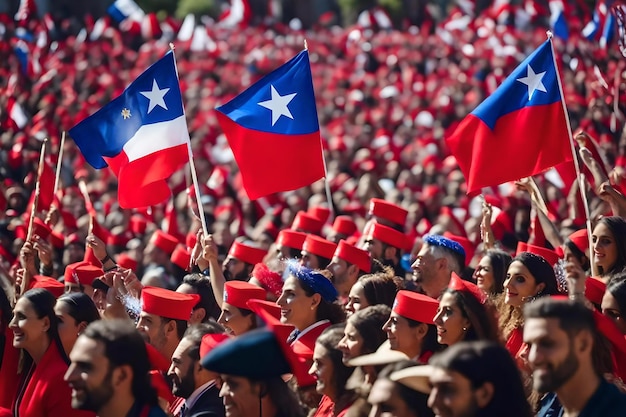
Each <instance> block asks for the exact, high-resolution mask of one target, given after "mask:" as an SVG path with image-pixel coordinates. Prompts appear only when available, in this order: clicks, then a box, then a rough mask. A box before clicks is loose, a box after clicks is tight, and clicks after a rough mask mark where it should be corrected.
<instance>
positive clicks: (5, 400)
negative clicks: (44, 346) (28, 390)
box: [0, 327, 20, 409]
mask: <svg viewBox="0 0 626 417" xmlns="http://www.w3.org/2000/svg"><path fill="white" fill-rule="evenodd" d="M4 335H5V336H6V337H5V340H4V351H3V353H2V358H1V359H0V360H1V361H0V407H3V408H8V409H11V404H13V399H14V398H15V394H16V393H17V386H18V385H19V382H20V377H19V375H18V374H17V365H18V363H19V361H20V350H19V349H16V348H14V347H13V330H11V329H9V328H8V327H6V328H5V329H4Z"/></svg>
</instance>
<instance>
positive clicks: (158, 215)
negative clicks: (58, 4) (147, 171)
mask: <svg viewBox="0 0 626 417" xmlns="http://www.w3.org/2000/svg"><path fill="white" fill-rule="evenodd" d="M45 23H46V21H45V20H41V21H39V20H36V19H34V20H32V21H28V22H26V23H24V22H21V23H18V22H14V21H13V19H12V18H9V17H7V16H0V37H2V42H1V43H0V79H1V80H2V81H3V82H2V83H0V87H1V88H2V90H0V91H1V92H2V93H1V94H0V127H1V129H2V131H1V132H0V135H1V136H0V138H1V140H0V142H1V149H0V159H1V160H2V164H1V165H0V176H1V178H2V184H1V185H0V189H1V191H2V193H0V197H1V198H0V208H1V210H0V279H1V282H2V288H3V291H1V292H0V342H1V343H0V346H1V347H0V352H1V357H0V417H1V416H4V415H6V416H16V417H31V416H50V417H57V416H60V415H67V416H74V415H77V416H78V415H98V416H100V417H109V416H120V415H122V416H142V417H143V416H151V417H156V416H163V415H171V416H176V417H185V416H222V415H228V416H231V417H235V416H242V417H243V416H245V417H254V416H259V417H260V416H264V417H286V416H304V415H313V416H320V417H323V416H364V415H370V416H382V415H392V416H396V417H401V416H418V415H419V416H424V415H426V416H428V415H440V416H454V417H456V416H458V417H461V416H502V415H511V416H518V415H519V416H530V415H535V414H536V415H539V416H542V417H543V416H553V415H585V416H587V415H603V416H612V415H615V416H620V415H624V414H625V413H626V393H624V392H625V391H626V389H625V387H624V384H623V383H622V381H623V378H625V377H626V338H625V335H626V324H625V323H624V318H623V315H624V314H626V275H625V274H626V272H624V268H626V240H625V239H626V220H625V218H626V198H625V197H624V194H623V192H624V190H625V188H623V186H624V184H623V181H624V179H625V178H626V173H625V172H624V166H625V165H626V159H625V158H624V146H623V144H624V139H623V137H624V135H623V134H622V129H623V125H624V120H623V113H622V110H621V106H620V103H621V102H622V97H623V93H622V89H623V87H624V86H623V85H622V84H623V71H624V67H623V64H622V59H623V58H621V57H620V56H619V53H618V52H617V49H616V48H614V45H613V47H609V48H602V47H600V46H599V45H596V44H594V43H593V42H589V41H587V40H585V39H583V38H582V36H577V35H575V33H574V31H572V33H571V35H570V38H569V40H568V41H567V42H563V41H561V40H559V39H556V40H555V47H556V56H557V61H558V65H559V68H560V70H561V74H562V75H561V76H562V80H563V89H564V96H565V102H566V104H567V108H568V111H569V116H570V119H571V124H572V128H573V129H574V132H575V133H576V140H577V141H576V151H577V152H578V153H579V154H580V159H581V164H582V165H583V168H584V172H585V173H586V174H587V180H586V182H585V183H582V185H581V184H579V181H578V180H576V179H575V178H574V180H572V179H571V178H569V179H568V177H567V175H566V174H567V173H568V172H570V171H571V170H572V169H573V168H572V166H571V165H564V166H563V167H560V168H559V169H558V170H556V171H555V172H551V173H547V174H545V175H541V176H537V177H534V178H525V179H520V180H519V181H517V182H515V183H511V184H504V185H502V186H500V187H492V188H490V189H485V190H484V193H483V195H482V196H480V197H468V196H467V195H465V180H464V178H463V175H462V174H461V172H460V170H459V168H458V166H457V164H456V161H455V159H454V157H453V156H451V155H450V154H449V152H448V150H447V148H446V145H445V140H444V139H445V138H446V137H447V136H448V135H449V134H450V133H451V132H452V131H453V130H454V128H455V127H456V126H457V125H458V123H459V122H460V120H461V119H462V118H463V117H464V116H465V115H466V114H467V113H469V112H470V111H471V110H472V109H473V108H474V107H475V106H476V105H477V104H478V103H480V102H481V101H482V100H483V99H484V98H485V97H487V96H488V95H489V94H490V93H491V92H493V91H494V90H495V88H496V87H497V85H498V84H499V83H500V82H501V81H502V80H503V79H504V78H506V76H507V75H508V74H509V73H510V72H511V71H512V69H513V68H515V66H516V65H517V63H518V62H519V61H520V60H521V59H523V58H524V57H525V56H526V55H527V54H528V53H529V52H531V51H532V50H533V48H534V47H536V46H538V45H539V44H540V43H541V42H542V41H543V40H545V28H541V27H539V26H532V25H530V27H528V28H527V30H525V31H520V30H517V29H516V28H515V27H511V26H507V25H503V24H501V23H498V22H497V21H496V20H493V19H491V18H490V17H489V16H487V15H482V16H479V17H477V18H475V19H474V20H473V21H472V24H471V25H469V26H467V27H458V26H454V25H449V24H448V25H446V24H445V22H442V23H441V24H440V25H438V26H437V28H436V29H435V28H434V27H429V28H420V27H411V28H409V29H407V30H406V31H395V30H381V31H377V30H375V28H373V27H362V26H358V25H357V26H354V27H350V28H339V27H337V26H325V25H323V24H320V25H319V26H316V28H315V30H313V31H308V32H303V31H300V30H298V29H297V28H288V27H284V26H281V25H276V26H270V27H268V26H263V27H247V28H236V29H233V28H225V27H220V26H215V27H213V26H208V27H207V26H204V25H203V26H198V27H196V28H195V30H194V31H193V37H191V38H184V39H183V38H180V37H179V40H178V42H175V43H176V45H175V46H176V49H175V54H176V59H177V68H178V72H179V77H180V84H181V90H182V92H183V100H184V104H185V110H186V116H187V121H188V127H189V133H190V137H191V144H192V149H193V155H194V162H195V166H196V171H197V175H198V180H199V183H200V184H201V187H200V190H199V191H200V193H199V195H198V193H196V191H194V188H193V187H191V186H190V185H189V179H188V175H187V173H186V172H182V171H181V172H180V173H177V174H175V175H174V176H173V177H172V178H171V179H170V185H171V188H172V193H173V197H172V199H171V200H170V201H169V202H164V203H163V204H161V205H159V206H154V207H150V208H145V209H133V210H124V209H121V208H120V207H119V205H118V203H117V187H116V178H115V176H114V175H112V174H111V172H110V171H109V170H107V169H103V170H98V171H97V170H93V169H92V168H90V167H89V166H88V165H87V164H86V162H85V160H84V158H83V157H82V155H81V154H80V151H79V150H78V149H77V148H76V146H75V144H74V143H73V142H72V141H71V140H70V139H71V138H67V140H65V141H62V137H64V135H63V132H65V131H67V130H69V128H71V127H72V126H73V125H75V124H76V123H77V122H79V121H80V120H82V119H84V118H85V117H87V116H88V115H90V114H92V113H94V112H95V111H97V110H98V109H99V108H101V107H102V106H103V105H104V104H106V103H107V102H108V101H110V100H111V99H112V98H114V97H116V96H117V95H118V94H119V93H121V92H122V91H123V89H124V87H125V86H127V85H128V84H129V83H130V82H131V81H132V80H133V79H135V78H136V76H137V75H138V74H140V73H141V72H142V71H143V70H144V69H145V68H146V67H148V66H149V65H150V64H151V63H152V62H154V61H155V60H157V59H158V58H159V57H160V56H162V54H163V53H165V52H166V51H167V50H169V48H170V47H169V45H168V42H167V41H169V40H174V39H175V38H176V36H175V35H172V34H169V35H170V38H167V36H166V35H168V34H167V33H164V37H163V38H160V39H156V40H145V39H143V38H141V37H138V35H137V34H130V33H127V32H123V31H121V30H119V29H118V28H116V27H113V26H107V21H106V20H98V21H97V22H90V21H87V22H86V23H85V25H84V26H82V25H79V27H77V26H76V20H63V21H56V22H51V23H50V22H48V23H50V24H45ZM448 23H449V22H448ZM175 26H176V25H175V24H174V26H173V27H175ZM305 39H306V40H307V42H308V47H309V54H310V58H311V66H312V68H311V69H312V74H313V83H314V87H315V93H316V99H317V106H318V114H319V120H320V129H321V135H322V140H323V143H324V150H325V159H326V168H327V177H326V180H324V181H327V182H328V186H329V188H330V191H331V193H330V194H331V198H332V201H327V199H326V193H325V184H324V181H319V182H317V183H315V184H312V185H311V186H309V187H305V188H302V189H299V190H295V191H291V192H284V193H279V194H276V195H271V196H267V197H264V198H261V199H259V200H256V201H250V200H249V199H248V198H247V195H246V193H245V190H244V189H243V187H242V182H241V178H240V175H239V174H238V170H237V166H236V163H235V162H234V160H233V156H232V152H231V151H230V149H229V147H228V143H227V141H226V138H225V136H224V135H223V134H222V132H221V130H220V128H219V125H218V123H217V118H216V116H215V113H214V110H213V109H214V108H215V107H216V106H217V105H220V104H223V103H225V102H227V101H228V100H229V99H231V98H233V97H234V96H236V95H237V94H238V93H240V92H241V91H242V90H243V89H244V88H245V87H246V86H248V85H250V84H251V83H253V82H254V81H256V80H258V79H259V78H260V77H262V76H263V75H264V74H267V73H268V72H269V71H271V70H272V69H274V68H276V67H277V66H279V65H280V64H282V63H284V62H285V61H287V60H288V59H289V58H291V57H292V56H293V55H295V54H297V53H298V51H299V50H301V49H302V48H303V45H304V40H305ZM592 137H595V138H596V139H597V143H596V142H594V141H593V140H592ZM45 138H48V142H47V150H46V156H45V158H44V163H45V164H46V165H47V166H49V167H50V169H51V170H53V167H59V171H58V172H59V182H58V183H59V187H58V190H57V191H56V192H55V193H54V195H52V194H51V195H49V196H44V195H43V194H42V189H44V188H46V187H44V186H43V184H42V183H39V187H37V186H36V185H37V184H38V181H37V178H38V173H37V168H38V163H37V162H38V161H39V159H40V152H41V150H42V142H43V140H44V139H45ZM61 144H63V146H62V149H61ZM596 145H597V146H596ZM61 150H62V153H61ZM37 188H39V192H40V194H38V195H37V197H36V198H35V197H34V196H35V195H36V189H37ZM581 188H583V190H586V191H587V195H588V200H589V202H588V203H589V204H588V205H589V208H590V210H589V213H586V210H585V209H584V205H582V204H581V198H580V197H579V195H580V189H581ZM46 189H47V188H46ZM53 191H54V190H53ZM202 218H204V219H205V220H206V223H207V230H206V231H204V230H203V229H204V228H203V227H202V222H201V219H202ZM587 219H589V220H590V222H591V224H592V227H591V228H590V231H591V234H589V233H588V230H587V228H586V227H585V226H586V220H587Z"/></svg>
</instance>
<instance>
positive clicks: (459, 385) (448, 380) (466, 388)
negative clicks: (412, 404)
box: [428, 368, 479, 417]
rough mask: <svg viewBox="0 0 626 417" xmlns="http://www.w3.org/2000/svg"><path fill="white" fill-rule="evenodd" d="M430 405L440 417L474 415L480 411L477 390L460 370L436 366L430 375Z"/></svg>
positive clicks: (468, 416)
mask: <svg viewBox="0 0 626 417" xmlns="http://www.w3.org/2000/svg"><path fill="white" fill-rule="evenodd" d="M430 385H431V386H432V391H431V392H430V396H429V397H428V406H429V407H430V408H431V409H432V410H433V412H434V413H435V414H436V415H437V416H438V417H472V416H474V415H476V412H477V411H478V408H479V407H478V402H477V400H476V393H475V390H474V389H473V388H472V383H471V381H470V380H469V379H467V378H466V377H464V376H463V375H461V374H460V373H458V372H454V371H449V370H445V369H442V368H435V369H434V371H433V373H432V374H431V375H430Z"/></svg>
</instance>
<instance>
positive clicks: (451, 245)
mask: <svg viewBox="0 0 626 417" xmlns="http://www.w3.org/2000/svg"><path fill="white" fill-rule="evenodd" d="M424 242H426V243H428V244H429V245H430V246H440V247H442V248H446V249H449V250H451V251H452V252H455V253H458V254H459V255H463V256H465V249H463V246H461V244H460V243H458V242H455V241H454V240H452V239H448V238H447V237H443V236H441V235H428V236H426V237H425V238H424Z"/></svg>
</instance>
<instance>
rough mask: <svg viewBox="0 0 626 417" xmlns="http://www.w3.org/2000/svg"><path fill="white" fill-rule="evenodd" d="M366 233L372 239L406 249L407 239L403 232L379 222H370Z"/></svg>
mask: <svg viewBox="0 0 626 417" xmlns="http://www.w3.org/2000/svg"><path fill="white" fill-rule="evenodd" d="M368 234H369V235H371V237H373V238H374V239H378V240H380V241H381V242H383V243H386V244H388V245H391V246H393V247H394V248H399V249H407V248H408V246H409V242H408V239H407V237H406V235H405V234H404V233H402V232H398V231H397V230H396V229H392V228H391V227H389V226H385V225H383V224H380V223H376V222H373V223H371V224H370V228H369V230H368Z"/></svg>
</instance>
